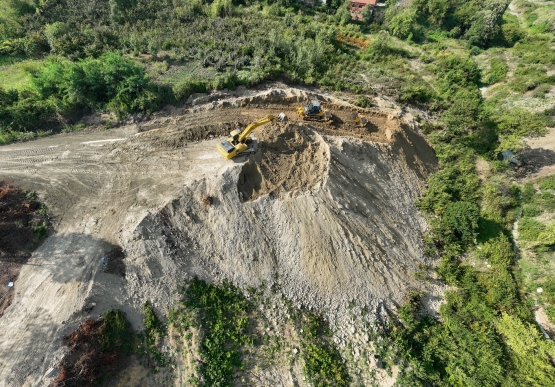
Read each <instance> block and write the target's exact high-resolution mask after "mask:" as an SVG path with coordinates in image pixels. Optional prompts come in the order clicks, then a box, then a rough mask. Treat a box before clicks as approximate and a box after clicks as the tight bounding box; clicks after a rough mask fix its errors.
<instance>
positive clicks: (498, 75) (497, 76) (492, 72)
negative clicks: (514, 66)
mask: <svg viewBox="0 0 555 387" xmlns="http://www.w3.org/2000/svg"><path fill="white" fill-rule="evenodd" d="M508 71H509V66H507V64H506V63H505V62H503V61H502V60H501V59H498V58H493V59H492V60H491V62H490V69H489V71H488V73H487V75H486V78H485V80H484V83H485V84H486V85H492V84H494V83H497V82H499V81H501V80H503V79H505V77H506V76H507V72H508Z"/></svg>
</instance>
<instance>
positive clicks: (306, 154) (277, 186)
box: [237, 124, 329, 201]
mask: <svg viewBox="0 0 555 387" xmlns="http://www.w3.org/2000/svg"><path fill="white" fill-rule="evenodd" d="M258 135H259V137H258V140H259V144H258V146H259V152H258V153H257V154H256V155H255V157H251V158H250V159H249V161H248V162H247V163H245V164H244V165H243V168H242V170H241V174H240V175H239V180H238V184H237V189H238V191H239V193H240V195H241V196H242V198H243V200H245V201H246V200H255V199H257V198H259V197H260V196H262V195H266V194H278V195H279V194H281V193H284V192H303V191H310V190H311V189H314V187H315V186H317V185H318V184H319V183H321V182H322V181H323V179H324V177H325V173H326V171H327V163H328V160H329V152H328V150H327V147H326V146H325V144H324V142H323V139H322V137H321V136H319V135H318V134H317V133H315V132H314V131H313V130H311V129H310V128H309V127H306V126H297V125H294V124H288V125H285V126H280V125H279V124H276V125H272V126H270V127H269V128H264V130H261V131H259V132H258Z"/></svg>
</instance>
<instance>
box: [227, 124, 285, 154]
mask: <svg viewBox="0 0 555 387" xmlns="http://www.w3.org/2000/svg"><path fill="white" fill-rule="evenodd" d="M275 119H276V118H275V117H274V116H271V115H270V116H268V117H264V118H262V119H260V120H258V121H256V122H253V123H252V124H249V126H247V127H246V128H245V129H244V130H243V131H241V130H239V129H235V130H233V131H232V132H231V133H230V137H229V138H228V139H227V140H226V141H223V142H221V143H219V144H218V152H220V154H221V155H222V156H224V157H225V158H226V159H228V160H229V159H232V158H234V157H235V156H237V155H239V154H240V153H241V152H244V151H245V150H247V149H248V148H249V146H248V145H247V140H248V139H249V135H250V134H251V132H252V131H253V130H254V129H256V128H258V127H259V126H262V125H266V124H268V123H270V122H272V121H273V120H275Z"/></svg>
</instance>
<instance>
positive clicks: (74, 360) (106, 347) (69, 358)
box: [52, 310, 135, 387]
mask: <svg viewBox="0 0 555 387" xmlns="http://www.w3.org/2000/svg"><path fill="white" fill-rule="evenodd" d="M64 343H65V344H66V345H67V346H68V347H69V351H68V353H67V354H66V355H65V356H64V357H63V359H62V361H61V362H60V373H59V374H58V377H57V378H56V379H55V380H54V381H53V382H52V386H53V387H62V386H63V387H89V386H98V385H101V384H102V383H104V382H106V381H108V380H109V379H110V378H111V377H113V376H114V375H115V374H117V372H119V371H120V370H121V369H123V367H124V366H125V364H126V361H127V359H128V357H129V356H130V355H131V353H132V352H133V348H134V346H135V336H134V335H133V333H131V331H130V324H129V322H128V321H127V320H126V318H125V316H124V315H123V313H122V312H121V311H118V310H111V311H108V312H106V313H105V314H104V315H103V316H102V318H101V319H99V320H92V319H91V320H87V321H85V322H84V323H83V324H81V326H79V328H77V330H75V331H74V332H72V333H71V334H69V335H68V336H66V337H65V338H64Z"/></svg>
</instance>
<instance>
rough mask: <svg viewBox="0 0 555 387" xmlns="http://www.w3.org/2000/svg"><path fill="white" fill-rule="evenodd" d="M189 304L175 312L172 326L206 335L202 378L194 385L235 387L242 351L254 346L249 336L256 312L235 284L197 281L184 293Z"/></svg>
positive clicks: (186, 303) (200, 368) (199, 375)
mask: <svg viewBox="0 0 555 387" xmlns="http://www.w3.org/2000/svg"><path fill="white" fill-rule="evenodd" d="M183 293H184V295H185V300H184V301H183V302H182V303H181V306H180V308H179V310H176V311H173V312H172V313H171V315H170V316H171V317H170V320H169V321H170V323H172V324H173V325H174V327H175V328H176V329H177V330H178V331H179V332H181V333H182V334H186V333H187V331H188V330H189V328H191V327H192V328H196V329H200V330H201V331H202V337H201V343H200V348H199V355H200V357H201V360H202V361H201V363H200V365H199V367H198V376H197V377H193V378H192V379H191V380H190V383H191V385H199V383H200V380H202V381H203V383H202V384H205V385H210V386H232V385H233V374H234V373H235V372H237V370H241V369H243V367H244V365H243V361H242V359H241V348H242V347H243V346H245V345H252V338H251V337H250V336H249V335H248V334H247V328H248V327H249V316H248V312H249V311H250V309H251V308H252V306H251V304H250V303H249V302H248V301H247V300H246V299H245V297H244V296H243V295H242V294H241V292H240V291H238V290H237V289H236V288H235V287H233V286H232V285H231V284H229V283H227V282H224V283H223V284H221V285H211V284H207V283H206V282H204V281H201V280H199V279H198V278H196V277H194V278H193V279H192V280H191V281H190V282H189V283H188V284H187V285H186V286H185V288H184V289H183Z"/></svg>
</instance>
